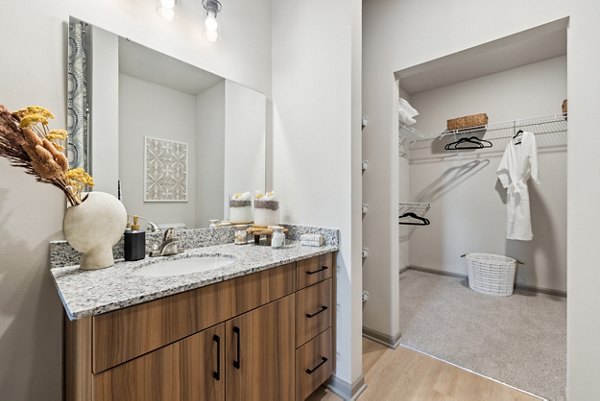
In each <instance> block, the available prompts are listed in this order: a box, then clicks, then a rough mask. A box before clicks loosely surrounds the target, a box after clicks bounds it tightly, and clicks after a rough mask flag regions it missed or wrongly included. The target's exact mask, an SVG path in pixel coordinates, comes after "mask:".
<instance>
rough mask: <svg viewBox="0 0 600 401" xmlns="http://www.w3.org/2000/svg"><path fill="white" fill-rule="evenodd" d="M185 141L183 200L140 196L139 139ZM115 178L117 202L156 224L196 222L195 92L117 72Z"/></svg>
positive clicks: (141, 145) (189, 224)
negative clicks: (118, 187)
mask: <svg viewBox="0 0 600 401" xmlns="http://www.w3.org/2000/svg"><path fill="white" fill-rule="evenodd" d="M147 136H149V137H153V138H160V139H167V140H172V141H178V142H184V143H187V144H188V177H187V179H188V199H187V202H145V201H144V150H145V144H144V138H145V137H147ZM118 152H119V179H120V180H121V188H122V196H123V198H122V199H123V204H124V205H125V207H126V208H127V213H128V214H130V215H133V214H136V215H140V216H144V217H146V218H148V219H150V220H151V221H152V222H153V223H156V224H170V223H184V224H185V225H186V226H187V227H194V226H195V224H196V184H197V183H196V97H195V96H192V95H189V94H187V93H183V92H179V91H176V90H174V89H171V88H167V87H164V86H160V85H157V84H155V83H152V82H148V81H144V80H141V79H138V78H135V77H131V76H129V75H125V74H119V141H118Z"/></svg>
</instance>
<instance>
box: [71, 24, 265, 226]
mask: <svg viewBox="0 0 600 401" xmlns="http://www.w3.org/2000/svg"><path fill="white" fill-rule="evenodd" d="M70 25H71V26H72V28H71V27H70V29H69V49H70V51H69V62H68V68H69V119H70V120H71V119H74V117H72V116H75V118H76V121H78V122H80V121H84V122H85V125H83V126H84V127H86V128H81V127H80V125H77V124H71V123H70V122H69V134H70V137H71V140H72V141H77V142H76V144H80V145H81V146H80V149H81V151H79V148H77V147H74V148H73V149H74V150H75V151H77V153H75V154H76V155H77V157H79V158H80V160H81V165H85V164H86V163H88V166H89V167H88V168H89V170H90V171H91V173H92V175H93V176H94V180H95V181H96V186H95V188H94V190H96V191H104V192H109V193H112V194H113V195H117V192H118V184H117V182H118V181H120V184H121V185H120V194H121V199H122V201H123V203H124V204H125V207H126V208H127V212H128V213H129V214H131V215H133V214H136V215H140V216H143V217H145V218H147V219H148V220H151V221H153V222H154V223H156V224H159V225H162V226H171V227H172V226H177V227H185V228H194V227H206V226H207V225H208V221H209V220H210V219H218V220H226V219H227V218H228V199H229V196H230V195H231V194H234V193H237V192H246V191H249V192H251V193H254V191H264V190H265V130H266V97H265V95H264V94H262V93H259V92H257V91H255V90H253V89H249V88H247V87H245V86H243V85H240V84H237V83H235V82H232V81H229V80H226V79H224V78H222V77H219V76H217V75H215V74H212V73H210V72H208V71H204V70H202V69H199V68H197V67H194V66H192V65H190V64H187V63H184V62H182V61H180V60H176V59H173V58H172V57H169V56H166V55H164V54H161V53H159V52H157V51H155V50H152V49H149V48H147V47H144V46H141V45H139V44H137V43H134V42H132V41H129V40H127V39H125V38H121V37H119V36H117V35H115V34H113V33H111V32H107V31H105V30H103V29H100V28H98V27H95V26H92V25H87V24H85V23H81V22H80V21H77V20H75V19H73V18H71V20H70ZM77 26H81V27H82V28H85V31H86V32H85V34H84V35H79V37H77V36H75V33H77V32H78V31H77V30H75V28H76V27H77ZM82 37H83V38H82ZM71 43H74V46H81V49H82V50H81V51H80V53H79V54H84V55H85V56H84V62H82V63H80V64H81V65H80V64H77V63H75V62H72V60H74V59H75V58H74V57H73V55H72V53H71V46H72V45H71ZM74 49H77V48H76V47H74ZM77 68H79V70H81V71H80V74H79V75H81V76H83V77H84V78H85V79H81V80H79V81H76V80H75V79H74V78H77V76H78V75H77V73H78V71H77ZM72 75H73V76H74V77H73V78H72V77H71V76H72ZM72 82H73V83H74V84H75V85H72ZM75 86H76V87H77V89H78V91H79V92H77V91H74V90H73V88H74V87H75ZM80 98H83V99H84V100H80ZM80 101H81V103H82V104H83V105H84V106H81V107H79V106H77V105H76V103H77V102H80ZM72 104H73V107H72ZM75 106H77V107H75ZM71 109H73V111H71ZM80 109H82V110H89V114H86V113H80V112H79V110H80ZM81 117H83V118H81ZM88 143H89V146H88V145H87V144H88ZM84 144H85V146H84ZM74 146H75V145H74ZM74 150H72V147H71V144H70V146H69V151H70V152H74Z"/></svg>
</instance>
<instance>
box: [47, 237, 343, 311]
mask: <svg viewBox="0 0 600 401" xmlns="http://www.w3.org/2000/svg"><path fill="white" fill-rule="evenodd" d="M337 250H338V248H337V247H336V246H332V245H326V246H322V247H305V246H301V245H300V243H299V242H288V243H287V245H286V246H285V248H283V249H272V248H271V247H268V246H257V245H251V244H248V245H234V244H225V245H215V246H207V247H203V248H195V249H190V250H187V251H185V252H184V253H182V254H179V255H176V256H169V257H159V258H149V257H146V259H143V260H139V261H136V262H126V261H124V260H117V261H116V263H115V265H114V266H112V267H109V268H107V269H101V270H88V271H84V270H79V266H65V267H56V268H53V269H50V271H51V273H52V276H53V278H54V281H55V283H56V287H57V289H58V293H59V295H60V298H61V301H62V303H63V305H64V307H65V311H66V313H67V316H68V317H69V319H71V320H77V319H81V318H83V317H87V316H93V315H99V314H101V313H106V312H110V311H114V310H117V309H121V308H125V307H128V306H132V305H136V304H140V303H143V302H148V301H151V300H154V299H158V298H162V297H165V296H169V295H173V294H177V293H180V292H184V291H188V290H192V289H194V288H199V287H203V286H206V285H209V284H213V283H217V282H220V281H224V280H228V279H231V278H234V277H240V276H244V275H246V274H250V273H256V272H258V271H261V270H266V269H269V268H272V267H275V266H279V265H283V264H286V263H291V262H295V261H297V260H302V259H306V258H310V257H312V256H317V255H323V254H326V253H330V252H335V251H337ZM198 255H230V256H234V257H235V258H236V259H235V262H234V263H233V264H230V265H228V266H224V267H221V268H218V269H215V270H211V271H207V272H202V273H193V274H186V275H173V276H164V277H144V276H137V275H132V273H134V272H135V271H137V270H139V269H141V268H143V267H144V266H148V265H150V264H154V263H157V262H160V261H164V260H170V259H179V258H190V257H194V256H198Z"/></svg>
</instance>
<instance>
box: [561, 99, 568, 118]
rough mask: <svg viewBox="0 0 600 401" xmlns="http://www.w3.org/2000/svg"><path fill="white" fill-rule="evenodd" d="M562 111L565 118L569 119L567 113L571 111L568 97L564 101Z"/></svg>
mask: <svg viewBox="0 0 600 401" xmlns="http://www.w3.org/2000/svg"><path fill="white" fill-rule="evenodd" d="M562 112H563V114H564V115H565V120H566V119H567V113H568V112H569V102H568V101H567V99H565V100H563V102H562Z"/></svg>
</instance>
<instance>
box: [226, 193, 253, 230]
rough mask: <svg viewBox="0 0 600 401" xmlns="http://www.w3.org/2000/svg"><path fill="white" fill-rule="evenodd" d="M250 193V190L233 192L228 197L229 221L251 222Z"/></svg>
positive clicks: (234, 222)
mask: <svg viewBox="0 0 600 401" xmlns="http://www.w3.org/2000/svg"><path fill="white" fill-rule="evenodd" d="M252 220H253V217H252V195H250V192H244V193H243V194H239V193H237V194H234V195H233V196H232V197H231V198H230V199H229V221H230V222H231V223H233V224H236V223H250V222H252Z"/></svg>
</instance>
